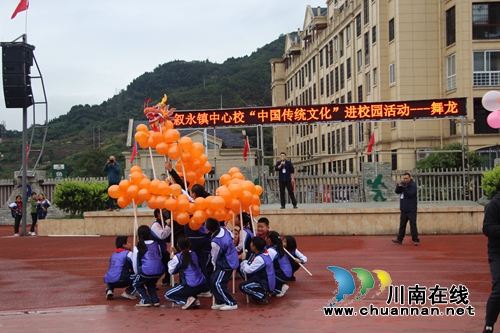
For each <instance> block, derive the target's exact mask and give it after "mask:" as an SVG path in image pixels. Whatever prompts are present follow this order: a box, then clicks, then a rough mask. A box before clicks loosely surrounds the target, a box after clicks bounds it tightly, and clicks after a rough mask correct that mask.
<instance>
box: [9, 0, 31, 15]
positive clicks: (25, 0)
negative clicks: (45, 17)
mask: <svg viewBox="0 0 500 333" xmlns="http://www.w3.org/2000/svg"><path fill="white" fill-rule="evenodd" d="M29 6H30V2H29V0H21V1H19V4H18V5H17V7H16V10H15V11H14V14H12V17H11V18H10V19H11V20H12V19H13V18H14V17H16V15H17V13H20V12H22V11H24V10H27V9H28V7H29Z"/></svg>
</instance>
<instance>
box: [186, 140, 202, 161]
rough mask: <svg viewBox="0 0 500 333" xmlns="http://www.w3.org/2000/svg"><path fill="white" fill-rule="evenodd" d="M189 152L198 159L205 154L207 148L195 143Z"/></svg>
mask: <svg viewBox="0 0 500 333" xmlns="http://www.w3.org/2000/svg"><path fill="white" fill-rule="evenodd" d="M189 152H190V153H191V157H192V158H198V157H200V156H201V155H202V154H203V153H204V152H205V147H204V146H203V144H202V143H201V142H193V145H192V147H191V150H190V151H189Z"/></svg>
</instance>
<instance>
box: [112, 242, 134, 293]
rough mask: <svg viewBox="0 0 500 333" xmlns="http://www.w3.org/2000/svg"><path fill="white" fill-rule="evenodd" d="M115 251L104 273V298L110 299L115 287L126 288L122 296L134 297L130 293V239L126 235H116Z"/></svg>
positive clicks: (131, 271)
mask: <svg viewBox="0 0 500 333" xmlns="http://www.w3.org/2000/svg"><path fill="white" fill-rule="evenodd" d="M115 245H116V251H115V252H114V253H113V254H112V255H111V258H110V259H109V268H108V271H107V272H106V275H104V282H105V283H106V299H112V298H113V296H114V290H115V288H126V289H125V291H124V292H123V293H122V295H121V296H122V297H124V298H128V299H136V298H137V296H135V295H132V293H133V292H134V288H133V287H132V273H133V269H132V252H131V251H132V241H131V240H130V239H129V238H128V237H127V236H118V237H116V241H115Z"/></svg>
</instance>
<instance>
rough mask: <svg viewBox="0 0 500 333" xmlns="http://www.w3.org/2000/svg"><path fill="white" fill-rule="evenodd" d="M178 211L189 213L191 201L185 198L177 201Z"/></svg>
mask: <svg viewBox="0 0 500 333" xmlns="http://www.w3.org/2000/svg"><path fill="white" fill-rule="evenodd" d="M177 209H178V210H179V211H181V212H187V211H188V209H189V200H187V199H184V198H181V199H179V200H177Z"/></svg>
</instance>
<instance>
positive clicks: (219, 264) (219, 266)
mask: <svg viewBox="0 0 500 333" xmlns="http://www.w3.org/2000/svg"><path fill="white" fill-rule="evenodd" d="M205 226H206V228H207V230H208V231H209V232H210V233H211V235H212V243H211V246H212V251H211V256H212V264H213V265H214V272H213V273H212V275H211V276H210V288H211V290H212V294H213V295H214V297H215V303H216V304H215V305H212V309H213V310H222V311H227V310H236V309H238V304H237V303H236V301H235V300H234V299H233V297H231V293H229V290H228V289H227V284H228V282H229V280H230V279H231V274H232V273H233V270H234V269H236V268H237V267H238V266H239V262H238V253H237V252H236V247H235V246H234V243H233V237H232V233H231V232H230V231H228V230H227V229H226V228H224V227H221V226H220V223H219V221H217V220H216V219H214V218H212V217H209V218H208V219H207V220H206V221H205Z"/></svg>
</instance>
